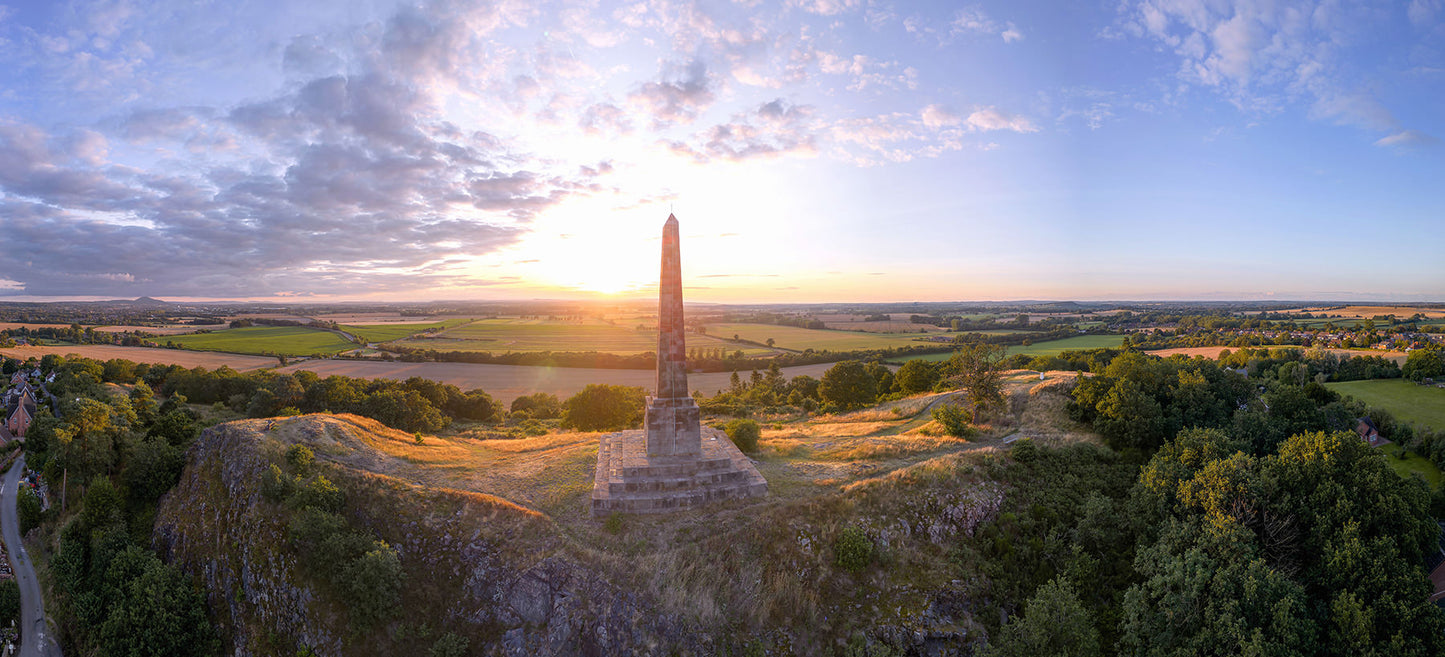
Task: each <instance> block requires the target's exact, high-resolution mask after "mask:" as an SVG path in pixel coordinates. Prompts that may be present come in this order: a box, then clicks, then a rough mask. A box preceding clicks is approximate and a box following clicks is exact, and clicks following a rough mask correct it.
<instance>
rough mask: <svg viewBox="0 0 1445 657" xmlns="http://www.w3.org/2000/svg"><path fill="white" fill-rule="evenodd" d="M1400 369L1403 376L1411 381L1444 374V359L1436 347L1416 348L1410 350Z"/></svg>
mask: <svg viewBox="0 0 1445 657" xmlns="http://www.w3.org/2000/svg"><path fill="white" fill-rule="evenodd" d="M1400 371H1401V373H1402V374H1403V375H1404V376H1405V378H1407V379H1410V380H1412V381H1419V380H1421V379H1429V378H1434V377H1437V376H1440V375H1442V374H1445V359H1442V358H1441V357H1440V350H1439V349H1437V348H1434V347H1431V348H1426V349H1416V350H1414V351H1411V352H1410V355H1409V357H1407V358H1406V359H1405V366H1404V367H1402V368H1400Z"/></svg>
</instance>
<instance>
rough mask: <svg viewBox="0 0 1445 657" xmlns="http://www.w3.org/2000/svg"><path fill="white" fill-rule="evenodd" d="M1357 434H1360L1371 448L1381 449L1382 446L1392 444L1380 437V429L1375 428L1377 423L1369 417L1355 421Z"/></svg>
mask: <svg viewBox="0 0 1445 657" xmlns="http://www.w3.org/2000/svg"><path fill="white" fill-rule="evenodd" d="M1355 433H1356V434H1359V436H1360V439H1361V440H1363V441H1365V443H1366V444H1368V445H1369V446H1370V447H1379V446H1380V445H1388V444H1389V443H1390V441H1388V440H1385V437H1384V436H1381V435H1380V429H1379V427H1376V426H1375V422H1374V421H1373V420H1371V419H1370V418H1367V417H1362V418H1358V419H1356V420H1355Z"/></svg>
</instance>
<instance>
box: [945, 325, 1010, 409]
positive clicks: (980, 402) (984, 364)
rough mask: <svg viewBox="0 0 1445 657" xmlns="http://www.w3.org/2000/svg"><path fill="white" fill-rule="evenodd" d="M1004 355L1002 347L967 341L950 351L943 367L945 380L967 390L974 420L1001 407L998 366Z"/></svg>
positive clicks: (1001, 395)
mask: <svg viewBox="0 0 1445 657" xmlns="http://www.w3.org/2000/svg"><path fill="white" fill-rule="evenodd" d="M1007 355H1008V351H1007V350H1006V349H1004V347H1003V346H1002V345H996V344H988V343H986V342H971V343H968V344H965V345H963V346H962V347H960V348H959V349H958V350H957V351H955V352H953V357H952V358H949V359H948V363H947V364H946V365H944V371H945V372H947V373H948V378H949V380H950V381H952V382H953V383H955V384H957V385H958V386H960V387H963V388H966V389H967V390H968V401H969V403H971V404H973V417H974V419H975V420H980V419H982V418H985V417H987V416H988V415H990V414H991V413H993V412H995V411H997V410H999V409H1001V408H1002V407H1003V373H1002V372H1001V370H1000V369H999V365H1000V364H1001V363H1002V362H1003V359H1004V358H1005V357H1006V356H1007Z"/></svg>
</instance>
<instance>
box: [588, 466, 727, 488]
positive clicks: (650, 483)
mask: <svg viewBox="0 0 1445 657" xmlns="http://www.w3.org/2000/svg"><path fill="white" fill-rule="evenodd" d="M748 474H749V473H747V472H744V471H742V470H728V471H723V472H713V473H709V474H698V475H694V476H691V477H641V478H634V477H609V478H608V480H607V490H608V491H609V492H612V493H631V492H640V491H663V490H686V489H689V488H698V487H703V486H714V485H719V484H728V483H733V482H737V481H746V480H747V479H748Z"/></svg>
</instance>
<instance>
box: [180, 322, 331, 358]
mask: <svg viewBox="0 0 1445 657" xmlns="http://www.w3.org/2000/svg"><path fill="white" fill-rule="evenodd" d="M161 342H174V343H176V344H178V345H181V346H182V347H184V348H186V349H195V350H197V351H228V352H231V353H236V354H267V353H269V354H280V355H283V356H309V355H311V354H334V353H339V352H342V351H347V350H349V349H355V348H356V345H354V344H352V343H350V342H347V341H346V340H345V339H344V338H342V337H341V336H339V335H337V334H335V333H332V332H330V331H323V330H320V329H314V328H307V327H304V326H251V327H247V328H236V329H226V330H222V331H214V332H211V333H196V334H192V335H177V336H173V337H168V338H165V339H163V340H161Z"/></svg>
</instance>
